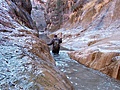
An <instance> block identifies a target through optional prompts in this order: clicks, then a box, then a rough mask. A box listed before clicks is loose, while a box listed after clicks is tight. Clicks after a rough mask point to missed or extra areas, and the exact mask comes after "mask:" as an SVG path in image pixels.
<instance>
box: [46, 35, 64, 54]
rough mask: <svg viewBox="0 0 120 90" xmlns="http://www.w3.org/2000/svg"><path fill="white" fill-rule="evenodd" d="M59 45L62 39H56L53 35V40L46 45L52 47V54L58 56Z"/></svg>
mask: <svg viewBox="0 0 120 90" xmlns="http://www.w3.org/2000/svg"><path fill="white" fill-rule="evenodd" d="M60 43H62V38H58V37H57V35H54V38H53V39H52V41H51V42H50V43H49V44H47V45H53V46H52V53H54V54H59V51H60Z"/></svg>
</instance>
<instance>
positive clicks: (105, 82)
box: [52, 51, 120, 90]
mask: <svg viewBox="0 0 120 90" xmlns="http://www.w3.org/2000/svg"><path fill="white" fill-rule="evenodd" d="M52 56H53V57H54V59H55V61H56V65H57V67H58V68H59V69H60V70H61V71H62V72H64V73H65V74H66V76H67V78H68V79H69V80H70V82H71V83H72V84H73V86H74V88H75V90H120V81H117V80H114V79H112V78H110V77H108V76H107V75H105V74H102V73H101V72H99V71H96V70H93V69H90V68H87V67H85V66H84V65H81V64H79V63H78V62H76V61H74V60H72V59H70V58H69V56H68V55H67V51H60V54H59V55H53V54H52Z"/></svg>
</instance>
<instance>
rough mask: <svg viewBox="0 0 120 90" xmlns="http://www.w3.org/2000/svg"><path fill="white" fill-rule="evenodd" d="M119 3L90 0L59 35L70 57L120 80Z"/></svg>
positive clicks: (108, 0) (76, 12)
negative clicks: (68, 50)
mask: <svg viewBox="0 0 120 90" xmlns="http://www.w3.org/2000/svg"><path fill="white" fill-rule="evenodd" d="M119 4H120V1H119V0H114V1H113V0H87V1H86V2H84V4H83V6H82V7H78V9H76V10H75V11H74V12H73V13H71V14H70V16H69V17H70V18H69V22H67V24H65V26H63V28H61V29H60V30H58V31H57V32H54V33H56V34H58V36H60V37H61V36H62V38H63V43H62V46H64V47H66V48H69V49H70V50H76V51H73V52H70V53H69V56H70V57H71V58H73V59H75V60H77V61H78V62H80V63H82V64H84V65H86V66H88V67H91V68H94V69H97V70H100V71H101V72H103V73H106V74H108V75H109V76H111V77H113V78H116V79H119V76H120V72H119V70H120V69H119V68H120V63H119V58H117V60H116V59H115V58H116V57H119V56H120V44H119V43H120V42H119V40H120V36H119V35H120V27H119V26H120V15H119V14H120V9H119Z"/></svg>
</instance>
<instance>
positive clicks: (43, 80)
mask: <svg viewBox="0 0 120 90" xmlns="http://www.w3.org/2000/svg"><path fill="white" fill-rule="evenodd" d="M12 1H13V2H12ZM12 1H11V0H6V1H5V0H0V89H2V90H61V89H63V90H73V87H72V85H71V83H70V82H69V81H68V79H67V78H66V77H65V75H64V74H63V73H61V72H60V71H59V70H58V69H57V68H56V67H55V61H54V59H53V57H52V56H51V54H50V52H49V48H48V46H47V45H46V43H45V42H44V41H42V40H40V39H39V38H38V37H37V35H38V32H37V30H36V29H30V28H28V27H29V25H30V22H28V19H27V17H29V15H28V16H26V15H27V14H26V13H28V14H29V12H27V10H26V11H25V13H22V11H21V10H20V9H22V8H19V7H18V6H17V5H16V4H15V2H14V1H16V3H18V2H17V0H12ZM26 1H27V0H26ZM26 1H25V2H24V3H26V4H27V2H26ZM28 1H29V0H28ZM19 2H20V3H21V2H22V0H19ZM11 5H14V7H17V8H13V6H11ZM12 10H13V11H15V12H16V13H17V14H18V13H19V14H18V15H20V16H17V15H16V13H14V12H12ZM21 13H22V14H21ZM21 15H22V16H23V17H22V16H21ZM13 16H15V18H13ZM24 16H25V17H24ZM19 18H22V19H24V20H25V22H27V23H29V25H28V24H25V22H23V21H22V20H21V19H19ZM30 27H31V26H30Z"/></svg>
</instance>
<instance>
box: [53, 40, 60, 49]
mask: <svg viewBox="0 0 120 90" xmlns="http://www.w3.org/2000/svg"><path fill="white" fill-rule="evenodd" d="M53 45H54V48H56V49H57V48H59V40H58V39H55V40H54V44H53Z"/></svg>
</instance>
